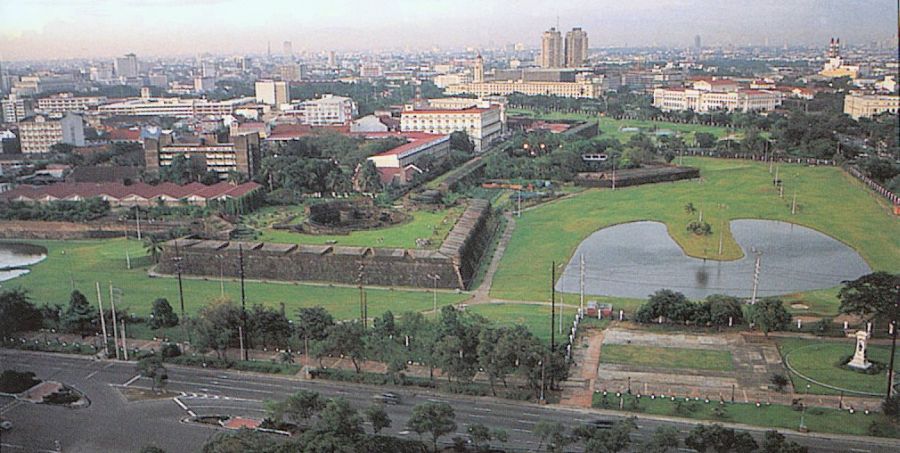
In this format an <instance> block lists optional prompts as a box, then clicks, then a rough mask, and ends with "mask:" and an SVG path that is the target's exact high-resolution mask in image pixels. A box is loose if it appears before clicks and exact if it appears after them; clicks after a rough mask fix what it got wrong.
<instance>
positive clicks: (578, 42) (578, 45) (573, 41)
mask: <svg viewBox="0 0 900 453" xmlns="http://www.w3.org/2000/svg"><path fill="white" fill-rule="evenodd" d="M587 54H588V36H587V32H585V31H584V30H582V29H581V28H580V27H575V28H573V29H572V31H569V32H566V67H569V68H577V67H580V66H582V65H584V62H585V60H587Z"/></svg>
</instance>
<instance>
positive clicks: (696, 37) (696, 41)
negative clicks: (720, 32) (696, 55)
mask: <svg viewBox="0 0 900 453" xmlns="http://www.w3.org/2000/svg"><path fill="white" fill-rule="evenodd" d="M701 48H703V44H701V43H700V35H694V50H700V49H701Z"/></svg>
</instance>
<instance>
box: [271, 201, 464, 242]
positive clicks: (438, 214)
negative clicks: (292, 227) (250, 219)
mask: <svg viewBox="0 0 900 453" xmlns="http://www.w3.org/2000/svg"><path fill="white" fill-rule="evenodd" d="M462 211H463V207H461V206H457V207H454V208H450V209H445V210H439V211H433V212H432V211H415V212H413V213H412V214H411V217H412V218H411V219H409V220H408V221H406V222H403V223H401V224H399V225H394V226H390V227H386V228H378V229H374V230H363V231H354V232H352V233H350V234H338V235H326V234H322V235H318V234H302V233H296V232H293V231H288V230H276V229H273V228H271V223H269V224H268V225H260V227H261V228H260V235H259V237H258V238H257V240H259V241H263V242H283V243H288V244H337V245H350V246H360V247H388V248H408V249H414V248H417V247H416V239H420V238H421V239H429V240H430V241H431V245H430V246H429V248H438V247H440V246H441V243H442V242H444V239H445V238H446V237H447V233H449V232H450V229H451V228H453V225H455V224H456V219H457V218H458V217H459V215H460V214H462ZM295 223H296V222H295Z"/></svg>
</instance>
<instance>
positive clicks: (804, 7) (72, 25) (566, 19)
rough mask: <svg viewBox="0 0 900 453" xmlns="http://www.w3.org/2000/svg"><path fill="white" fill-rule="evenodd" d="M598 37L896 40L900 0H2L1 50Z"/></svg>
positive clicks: (192, 49)
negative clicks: (560, 34)
mask: <svg viewBox="0 0 900 453" xmlns="http://www.w3.org/2000/svg"><path fill="white" fill-rule="evenodd" d="M557 16H559V24H560V27H561V28H563V29H569V28H571V27H573V26H580V27H582V28H584V29H585V30H587V32H588V35H589V38H590V44H591V47H603V46H622V45H626V44H627V45H651V44H659V45H677V46H686V45H689V44H690V43H691V42H692V41H693V36H694V35H695V34H700V35H701V36H702V38H703V42H704V43H705V44H710V45H715V44H729V43H733V44H747V43H755V44H761V43H763V42H764V40H765V39H766V38H768V39H769V42H770V43H771V44H773V45H776V44H778V45H780V44H782V43H784V42H788V43H797V44H815V43H822V44H823V45H824V44H825V43H827V40H828V38H829V37H830V36H840V37H841V38H843V39H844V40H845V41H847V42H863V41H871V40H884V39H891V38H892V37H895V36H896V33H897V24H898V20H897V0H625V1H623V0H557V1H543V0H505V1H503V0H294V1H277V0H0V55H2V57H3V58H4V59H10V60H23V59H45V58H72V57H109V56H112V55H119V54H123V53H126V52H135V53H137V54H138V55H139V56H141V55H145V56H147V55H174V54H188V55H190V54H195V53H199V52H212V53H226V54H228V53H262V52H265V51H266V42H267V41H271V43H272V51H273V53H277V52H280V51H281V43H282V41H284V40H290V41H292V42H293V48H294V51H295V52H299V51H303V50H310V51H318V50H338V51H343V50H368V49H376V50H377V49H406V48H410V49H429V48H432V47H434V46H439V47H441V48H444V49H452V48H464V47H476V48H479V47H490V46H492V45H501V44H506V43H516V42H521V43H524V44H525V45H526V46H528V47H536V46H538V44H539V40H540V33H541V31H543V30H544V29H546V28H548V27H550V26H553V25H555V24H556V18H557Z"/></svg>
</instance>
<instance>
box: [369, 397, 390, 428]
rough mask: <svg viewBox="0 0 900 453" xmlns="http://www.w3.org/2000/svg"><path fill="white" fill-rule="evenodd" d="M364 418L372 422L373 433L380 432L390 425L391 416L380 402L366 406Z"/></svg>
mask: <svg viewBox="0 0 900 453" xmlns="http://www.w3.org/2000/svg"><path fill="white" fill-rule="evenodd" d="M366 419H368V420H369V423H371V424H372V432H373V433H375V434H378V433H380V432H381V430H382V429H384V428H390V427H391V418H390V417H389V416H388V413H387V411H386V410H384V406H383V405H381V404H373V405H371V406H369V407H368V408H366Z"/></svg>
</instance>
